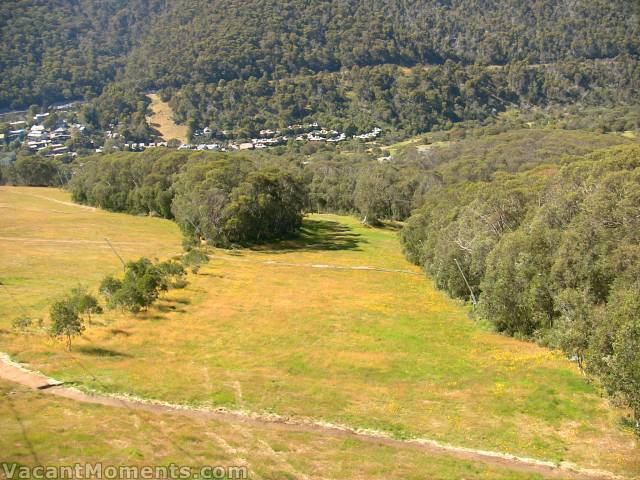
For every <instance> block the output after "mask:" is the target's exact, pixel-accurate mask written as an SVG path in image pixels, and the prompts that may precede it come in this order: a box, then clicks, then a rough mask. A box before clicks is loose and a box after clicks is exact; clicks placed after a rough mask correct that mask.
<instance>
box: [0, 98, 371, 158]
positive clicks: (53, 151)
mask: <svg viewBox="0 0 640 480" xmlns="http://www.w3.org/2000/svg"><path fill="white" fill-rule="evenodd" d="M59 113H60V114H64V113H67V112H66V111H64V110H63V111H60V112H58V111H55V112H45V113H38V114H35V115H34V116H33V117H29V118H26V119H24V120H17V121H13V122H9V123H8V127H9V128H8V129H7V130H5V133H1V134H0V142H1V143H4V144H6V145H9V144H11V143H14V144H17V143H19V145H20V147H21V148H24V149H26V150H28V151H29V152H31V153H33V154H38V155H41V156H44V157H62V160H63V161H64V160H65V159H71V158H73V157H75V156H77V155H78V152H77V151H75V149H74V147H73V145H72V144H71V143H72V142H69V140H70V139H71V138H72V137H73V136H77V135H83V134H85V131H86V130H87V127H86V126H85V125H83V124H81V123H77V122H71V121H69V120H67V119H65V118H64V116H63V115H59ZM52 115H53V116H52ZM72 118H74V116H72ZM112 127H113V130H108V131H106V132H104V137H103V138H104V140H103V141H99V140H96V141H94V140H90V144H91V148H88V149H87V148H84V149H82V150H83V152H82V153H85V154H89V153H103V152H106V150H109V151H112V150H124V151H143V150H146V149H147V148H177V149H178V150H199V151H202V150H211V151H219V152H231V151H237V150H261V149H265V148H269V147H277V146H280V145H286V144H288V143H289V142H326V143H330V144H337V143H340V142H344V141H346V140H348V139H350V138H353V139H360V140H363V141H370V140H373V139H375V138H378V137H379V136H380V134H381V133H382V129H380V128H378V127H375V128H374V129H373V130H371V131H370V132H366V133H362V134H356V135H352V136H349V135H347V134H346V133H344V132H338V131H337V130H329V129H326V128H323V127H321V126H320V125H319V124H318V123H317V122H313V123H308V124H304V125H302V124H301V125H290V126H288V127H286V128H285V129H282V130H279V129H275V130H272V129H263V130H260V132H259V135H257V136H256V137H255V138H251V139H246V140H238V139H236V138H233V136H232V135H231V134H230V133H229V132H226V131H222V132H214V131H212V129H210V128H208V127H205V128H203V129H199V130H196V131H195V132H193V135H192V137H191V140H192V143H176V142H169V141H164V140H162V139H157V140H156V141H149V142H130V141H127V140H126V139H123V138H122V137H121V136H120V134H119V133H118V132H116V131H115V127H116V126H115V125H114V126H112ZM229 137H231V138H229ZM93 138H96V137H95V136H93ZM108 140H112V141H111V142H109V143H107V141H108Z"/></svg>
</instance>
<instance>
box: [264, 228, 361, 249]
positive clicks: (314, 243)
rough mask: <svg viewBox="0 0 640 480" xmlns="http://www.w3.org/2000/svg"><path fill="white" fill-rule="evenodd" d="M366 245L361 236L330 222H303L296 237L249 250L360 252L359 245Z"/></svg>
mask: <svg viewBox="0 0 640 480" xmlns="http://www.w3.org/2000/svg"><path fill="white" fill-rule="evenodd" d="M363 243H367V241H366V240H365V239H363V238H362V235H360V234H359V233H354V232H353V231H352V230H351V228H349V227H348V226H346V225H343V224H341V223H338V222H334V221H331V220H304V222H303V224H302V228H301V229H300V234H299V235H298V236H297V237H294V238H290V239H287V240H282V241H280V242H278V243H270V244H267V245H263V246H259V245H254V246H253V247H251V250H254V251H258V252H268V253H288V252H295V251H310V252H311V251H336V250H355V251H359V250H360V245H361V244H363Z"/></svg>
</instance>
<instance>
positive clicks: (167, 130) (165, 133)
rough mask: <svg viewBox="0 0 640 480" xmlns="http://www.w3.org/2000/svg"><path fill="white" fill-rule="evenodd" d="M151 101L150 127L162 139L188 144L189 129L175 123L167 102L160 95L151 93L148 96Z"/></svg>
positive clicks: (148, 120) (148, 118)
mask: <svg viewBox="0 0 640 480" xmlns="http://www.w3.org/2000/svg"><path fill="white" fill-rule="evenodd" d="M148 97H149V99H151V105H150V110H151V112H152V113H151V115H150V116H149V117H147V122H148V123H149V125H150V126H151V127H152V128H154V129H156V130H157V131H158V132H160V135H161V136H162V138H164V139H165V140H166V141H169V140H171V139H173V138H177V139H178V140H180V141H181V142H182V143H187V141H188V138H187V133H188V128H187V126H186V125H178V124H177V123H176V122H174V121H173V112H172V111H171V107H170V106H169V104H168V103H167V102H163V101H162V99H161V98H160V95H158V94H157V93H151V94H149V95H148Z"/></svg>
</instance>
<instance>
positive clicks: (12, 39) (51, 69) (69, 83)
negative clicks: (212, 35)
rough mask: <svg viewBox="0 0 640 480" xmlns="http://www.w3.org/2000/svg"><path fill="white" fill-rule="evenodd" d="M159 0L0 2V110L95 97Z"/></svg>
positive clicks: (157, 6)
mask: <svg viewBox="0 0 640 480" xmlns="http://www.w3.org/2000/svg"><path fill="white" fill-rule="evenodd" d="M163 5H164V0H20V1H3V2H2V7H1V12H0V72H2V75H0V108H26V107H28V106H29V105H32V104H35V105H49V104H51V103H53V102H56V101H61V100H69V99H75V98H86V97H91V96H95V95H98V94H100V92H101V91H102V89H103V87H104V86H105V84H107V83H108V82H110V81H113V80H114V79H115V78H116V75H117V72H118V70H119V69H120V68H121V67H122V66H123V64H124V62H125V58H126V55H127V53H128V52H129V50H130V48H131V47H132V45H133V44H134V43H135V42H136V41H137V40H138V39H139V38H140V33H141V31H142V29H143V28H144V26H145V25H148V22H149V21H150V19H151V18H153V16H154V14H155V13H156V12H158V11H159V9H160V8H161V7H162V6H163Z"/></svg>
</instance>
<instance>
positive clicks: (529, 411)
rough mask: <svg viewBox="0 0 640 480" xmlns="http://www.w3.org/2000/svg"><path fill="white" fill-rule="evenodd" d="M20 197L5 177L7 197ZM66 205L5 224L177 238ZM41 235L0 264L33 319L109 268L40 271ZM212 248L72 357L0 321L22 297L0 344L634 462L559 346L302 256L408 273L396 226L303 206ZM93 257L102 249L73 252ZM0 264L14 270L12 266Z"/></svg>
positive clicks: (168, 390) (124, 376)
mask: <svg viewBox="0 0 640 480" xmlns="http://www.w3.org/2000/svg"><path fill="white" fill-rule="evenodd" d="M51 192H52V193H51V194H52V195H53V194H56V195H59V196H60V198H65V197H64V194H63V193H56V192H55V191H51ZM25 198H27V199H28V198H29V197H24V196H20V195H12V194H10V193H6V189H0V203H2V202H16V201H19V200H20V201H23V202H24V201H25V200H24V199H25ZM33 201H34V202H36V201H39V200H37V199H34V200H33ZM26 206H27V205H26V204H24V203H22V204H19V205H17V206H16V208H26ZM55 208H58V207H57V206H56V207H55ZM68 208H71V209H74V210H73V211H74V212H75V213H74V215H76V218H75V220H74V222H75V224H76V225H77V226H76V227H75V228H68V226H67V224H66V223H63V224H62V225H60V222H63V221H64V219H61V218H59V217H56V216H47V218H41V219H40V223H39V224H38V226H37V230H35V231H32V229H34V228H35V227H34V226H33V225H32V223H31V217H30V215H31V213H24V216H23V215H22V214H20V215H19V216H15V217H12V218H11V219H7V218H4V219H3V222H4V223H5V224H6V225H7V226H8V227H10V228H11V229H12V235H15V236H22V237H24V236H28V235H37V236H42V235H43V233H42V232H43V231H46V232H49V233H48V234H49V235H51V236H58V237H60V238H63V237H64V238H76V235H77V234H78V233H82V232H86V231H87V230H86V229H85V228H84V227H83V225H84V222H87V223H91V224H92V225H93V228H95V229H97V231H98V232H102V231H103V230H109V231H110V233H109V234H110V235H112V236H113V237H114V238H115V237H116V236H117V238H119V239H120V241H121V242H125V241H127V239H131V238H138V237H137V235H138V233H136V232H137V231H139V230H145V229H146V230H145V232H146V233H145V238H146V240H147V242H145V243H144V245H140V246H136V247H135V248H136V249H138V250H136V251H134V249H133V247H131V249H130V250H127V254H128V255H130V256H134V255H137V254H143V253H145V251H147V252H148V250H154V253H156V254H157V255H158V256H163V254H168V253H171V252H172V251H177V250H176V249H177V248H178V247H177V245H178V242H179V237H178V234H177V230H176V229H175V227H173V225H172V224H170V223H168V222H164V221H161V220H156V219H147V218H136V217H126V216H122V215H114V214H109V213H105V212H89V211H86V210H81V209H78V208H76V207H68ZM65 218H66V217H65ZM129 219H130V220H131V224H129V223H127V220H129ZM136 222H139V223H136ZM134 224H137V227H136V228H137V229H138V230H136V228H133V225H134ZM116 225H118V226H117V227H116ZM120 225H121V226H122V230H120ZM3 226H4V225H3ZM3 231H4V230H3ZM4 235H8V234H4ZM100 235H102V233H99V234H96V236H95V238H100ZM156 235H157V236H156ZM87 236H88V237H90V235H88V234H87ZM88 237H87V238H88ZM91 238H93V237H91ZM154 242H158V245H160V247H154ZM37 248H38V249H41V250H38V251H37V255H35V256H34V255H33V253H32V251H33V248H32V246H28V248H25V249H16V250H13V251H12V252H11V254H10V255H8V256H7V257H6V259H2V261H3V263H2V265H3V268H4V270H2V273H1V276H2V278H5V275H6V276H7V277H8V276H9V273H10V274H11V276H12V277H19V278H22V279H24V280H23V281H22V282H23V283H22V284H17V283H16V284H9V283H8V282H7V283H8V288H9V289H10V290H11V291H13V292H14V294H16V295H17V294H20V292H22V293H24V292H26V290H25V287H24V286H23V285H28V288H29V291H30V292H31V291H32V289H33V293H31V296H30V297H28V296H27V297H26V298H29V299H30V300H27V299H25V304H26V306H27V308H29V309H32V310H33V311H34V312H38V313H39V314H43V311H44V310H43V309H44V307H45V306H46V304H47V302H48V301H50V300H49V296H48V294H47V293H46V292H47V291H48V287H47V286H46V285H56V287H57V288H58V289H59V290H60V289H62V287H66V286H68V285H73V283H74V282H76V281H78V280H79V279H82V280H83V281H84V283H87V284H88V285H90V286H92V287H95V285H96V284H97V282H98V279H99V278H100V276H101V275H104V274H105V273H106V272H115V271H117V270H118V261H117V258H114V256H113V254H112V253H111V252H109V251H108V250H104V249H103V250H100V251H98V252H96V251H94V249H93V247H90V246H82V247H76V248H75V249H74V252H73V255H69V256H64V257H61V258H59V259H57V260H56V262H59V263H56V264H55V267H54V268H51V267H49V265H51V260H50V259H51V256H52V255H55V253H54V252H52V253H51V254H47V250H46V248H51V249H52V250H55V248H57V247H55V248H54V247H52V246H49V247H43V246H38V247H37ZM145 254H148V253H145ZM214 254H215V255H216V257H214V258H213V259H212V260H211V262H210V264H209V265H208V266H207V267H205V268H203V269H202V274H200V275H198V276H195V277H194V276H192V277H190V279H189V280H190V285H189V286H188V287H187V288H186V289H183V290H175V291H172V292H170V293H169V294H168V295H166V296H165V297H164V298H163V299H162V300H161V301H160V302H159V303H158V305H157V307H155V308H153V309H151V310H150V311H149V312H147V313H144V314H140V315H138V316H130V315H123V314H119V313H114V312H109V313H108V314H106V315H104V316H102V317H101V318H99V319H98V320H97V324H96V325H92V326H90V328H89V329H88V330H87V334H86V337H85V338H84V339H81V340H78V341H77V342H76V345H75V348H74V352H73V353H72V354H71V355H70V354H67V353H66V352H64V350H63V347H62V345H60V344H56V343H54V342H52V341H50V340H48V339H47V338H46V337H45V336H43V335H38V334H34V335H31V336H23V335H16V334H14V333H11V332H9V331H8V330H9V319H10V318H11V317H12V316H15V315H18V314H19V309H18V307H16V305H15V304H13V303H12V302H11V301H10V300H6V299H5V300H3V302H4V303H2V304H0V308H4V309H5V311H7V313H8V314H6V315H5V314H3V315H2V317H1V319H0V322H2V323H0V326H1V327H4V329H5V333H4V334H3V335H0V350H5V351H8V352H10V353H11V354H12V355H14V356H16V357H17V358H18V359H19V360H21V361H25V362H28V363H30V364H31V365H33V366H34V367H35V368H38V369H40V370H43V371H44V372H46V373H48V374H51V375H52V376H55V377H58V378H61V379H64V380H67V381H72V382H77V383H79V384H80V385H83V386H86V387H89V388H94V389H97V390H106V391H111V392H128V393H133V394H136V395H140V396H143V397H150V398H156V399H162V400H168V401H171V402H180V403H186V404H194V405H205V406H206V405H209V406H218V405H224V406H227V407H230V408H237V409H246V410H251V411H265V412H275V413H278V414H281V415H293V416H298V417H311V418H315V419H324V420H328V421H333V422H338V423H346V424H349V425H352V426H356V427H369V428H375V429H380V430H384V431H387V432H390V433H393V434H395V435H396V436H398V437H407V436H425V437H430V438H434V439H438V440H441V441H444V442H449V443H453V444H458V445H463V446H468V447H476V448H482V449H491V450H501V451H506V452H509V453H514V454H521V455H527V456H533V457H540V458H544V459H550V460H555V461H560V460H569V461H572V462H575V463H578V464H580V465H581V466H583V467H593V468H604V469H608V470H613V471H617V472H622V473H631V474H637V473H638V472H640V460H639V459H640V455H638V453H639V452H640V451H639V449H638V447H637V445H636V443H635V441H634V439H633V436H632V435H631V432H629V431H628V430H625V429H624V428H622V427H621V423H620V421H619V419H620V417H621V416H622V415H623V413H624V412H622V411H620V410H616V409H614V408H612V407H610V406H609V405H607V403H606V401H605V400H603V398H602V397H601V396H600V395H599V394H598V392H597V391H596V390H595V388H594V387H593V386H591V385H589V384H588V383H587V382H586V381H585V380H584V379H583V378H582V377H581V376H580V374H579V373H578V372H577V370H576V368H575V366H573V365H572V364H570V363H569V362H568V361H566V360H565V359H563V358H562V357H561V356H559V355H557V354H555V353H553V352H550V351H548V350H546V349H543V348H540V347H538V346H536V345H533V344H530V343H526V342H521V341H518V340H515V339H511V338H506V337H502V336H498V335H494V334H492V333H490V332H488V331H487V330H486V329H483V328H478V327H477V326H476V325H474V323H473V322H472V321H471V320H469V318H468V315H467V310H466V308H464V307H462V306H461V305H460V304H458V303H457V302H455V301H452V300H450V299H448V298H446V297H445V296H444V295H443V294H442V293H441V292H438V291H436V290H435V289H434V288H433V285H432V284H431V282H430V281H428V279H426V278H424V276H422V275H410V274H406V273H389V272H377V271H362V270H335V269H326V268H309V267H305V266H300V265H342V266H376V267H380V268H387V269H402V270H409V271H414V272H418V269H417V268H416V267H414V266H412V265H410V264H408V263H407V262H406V260H405V259H404V257H403V255H402V253H401V251H400V247H399V243H398V241H397V237H396V231H395V230H394V229H393V228H387V229H371V228H366V227H364V226H362V225H360V224H359V223H358V222H357V221H356V220H354V219H351V218H347V217H338V216H331V215H313V216H311V217H309V218H307V219H306V220H305V224H304V231H303V235H302V237H301V238H300V239H298V240H295V241H288V242H283V243H280V244H278V245H273V246H270V247H262V248H255V249H252V250H239V251H232V252H227V251H219V250H218V251H215V252H214ZM94 255H96V256H97V255H102V258H103V259H104V262H85V261H83V259H85V258H87V257H89V258H92V256H94ZM5 261H7V262H9V261H10V262H14V265H16V267H13V268H6V267H5V265H4V262H5ZM65 262H66V264H68V265H70V267H69V268H76V269H77V273H76V274H75V275H74V278H68V276H67V275H66V274H64V272H65V271H66V270H65V265H66V264H65ZM265 262H271V263H265ZM274 262H275V263H274ZM27 264H28V265H29V268H26V269H25V268H24V267H23V266H24V265H27ZM72 265H75V266H73V267H71V266H72ZM296 265H297V266H296ZM39 296H44V297H45V298H43V299H39ZM94 377H95V378H94Z"/></svg>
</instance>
